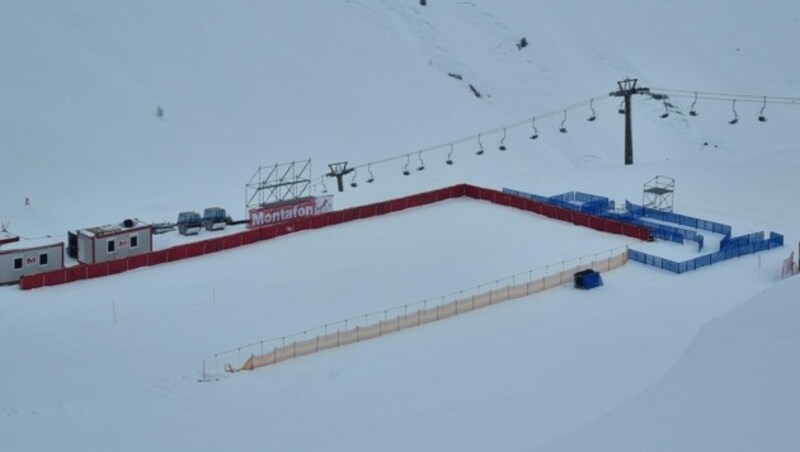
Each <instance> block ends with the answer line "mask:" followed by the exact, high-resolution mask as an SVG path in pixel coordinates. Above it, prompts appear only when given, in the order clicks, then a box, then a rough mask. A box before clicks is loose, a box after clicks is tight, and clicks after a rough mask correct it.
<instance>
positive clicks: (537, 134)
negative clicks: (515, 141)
mask: <svg viewBox="0 0 800 452" xmlns="http://www.w3.org/2000/svg"><path fill="white" fill-rule="evenodd" d="M531 127H532V128H533V135H531V140H535V139H537V138H539V129H537V128H536V118H533V119H531Z"/></svg>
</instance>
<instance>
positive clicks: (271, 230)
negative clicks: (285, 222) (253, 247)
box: [251, 224, 278, 243]
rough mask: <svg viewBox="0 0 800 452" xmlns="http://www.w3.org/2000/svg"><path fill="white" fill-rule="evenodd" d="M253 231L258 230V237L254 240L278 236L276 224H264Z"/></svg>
mask: <svg viewBox="0 0 800 452" xmlns="http://www.w3.org/2000/svg"><path fill="white" fill-rule="evenodd" d="M255 231H257V232H258V239H257V240H256V241H258V240H270V239H274V238H275V237H277V236H278V225H275V224H273V225H271V226H264V227H261V228H258V229H256V230H255ZM251 243H252V242H251Z"/></svg>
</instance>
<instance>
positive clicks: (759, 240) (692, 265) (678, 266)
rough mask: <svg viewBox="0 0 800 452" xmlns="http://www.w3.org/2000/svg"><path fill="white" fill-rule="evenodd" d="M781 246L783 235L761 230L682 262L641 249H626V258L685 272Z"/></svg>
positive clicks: (678, 272)
mask: <svg viewBox="0 0 800 452" xmlns="http://www.w3.org/2000/svg"><path fill="white" fill-rule="evenodd" d="M781 246H783V236H782V235H781V234H778V233H776V232H770V233H769V238H765V237H764V233H763V232H760V233H759V232H757V233H754V234H748V235H745V236H741V237H735V238H733V239H731V240H730V241H729V243H728V244H727V245H726V247H725V248H723V249H720V250H719V251H717V252H716V253H711V254H706V255H703V256H700V257H696V258H694V259H690V260H688V261H684V262H675V261H672V260H669V259H665V258H661V257H658V256H654V255H652V254H648V253H644V252H641V251H636V250H632V249H629V250H628V259H630V260H632V261H635V262H639V263H641V264H644V265H649V266H651V267H656V268H660V269H663V270H667V271H669V272H672V273H677V274H680V273H686V272H689V271H693V270H697V269H698V268H702V267H706V266H709V265H713V264H716V263H719V262H722V261H726V260H728V259H733V258H736V257H740V256H747V255H750V254H755V253H759V252H761V251H767V250H771V249H773V248H778V247H781Z"/></svg>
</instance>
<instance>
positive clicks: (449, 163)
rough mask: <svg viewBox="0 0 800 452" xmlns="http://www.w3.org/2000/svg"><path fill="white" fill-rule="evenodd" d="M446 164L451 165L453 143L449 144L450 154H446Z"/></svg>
mask: <svg viewBox="0 0 800 452" xmlns="http://www.w3.org/2000/svg"><path fill="white" fill-rule="evenodd" d="M447 164H448V165H452V164H453V143H450V152H449V153H448V154H447Z"/></svg>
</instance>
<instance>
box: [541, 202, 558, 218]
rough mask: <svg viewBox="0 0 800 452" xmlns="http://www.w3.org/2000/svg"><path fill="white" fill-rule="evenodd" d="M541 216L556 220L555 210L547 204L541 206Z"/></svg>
mask: <svg viewBox="0 0 800 452" xmlns="http://www.w3.org/2000/svg"><path fill="white" fill-rule="evenodd" d="M542 215H544V216H546V217H547V218H556V208H555V207H553V206H549V205H547V204H542Z"/></svg>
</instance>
